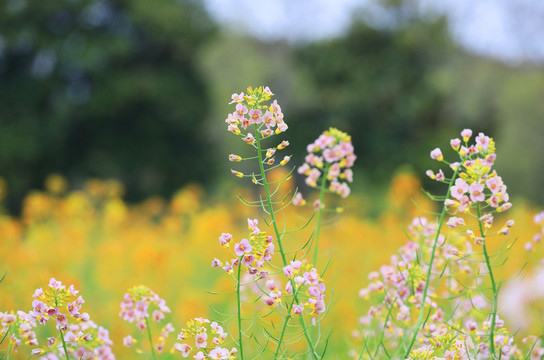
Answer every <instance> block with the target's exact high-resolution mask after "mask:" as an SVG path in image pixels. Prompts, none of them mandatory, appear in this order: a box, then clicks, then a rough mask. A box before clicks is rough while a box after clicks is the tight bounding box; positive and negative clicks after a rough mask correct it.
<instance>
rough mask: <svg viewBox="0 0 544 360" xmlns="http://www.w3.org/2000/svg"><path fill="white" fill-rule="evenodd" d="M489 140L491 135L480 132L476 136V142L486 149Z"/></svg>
mask: <svg viewBox="0 0 544 360" xmlns="http://www.w3.org/2000/svg"><path fill="white" fill-rule="evenodd" d="M489 141H490V139H489V136H485V135H484V133H479V134H478V136H476V144H478V147H481V148H482V149H484V150H486V149H487V147H488V146H489Z"/></svg>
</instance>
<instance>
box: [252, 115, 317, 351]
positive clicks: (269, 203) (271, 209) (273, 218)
mask: <svg viewBox="0 0 544 360" xmlns="http://www.w3.org/2000/svg"><path fill="white" fill-rule="evenodd" d="M255 139H256V143H257V152H258V157H259V168H260V170H261V177H262V179H263V186H264V191H265V193H266V203H267V206H268V211H269V213H270V218H271V222H272V225H273V226H274V232H275V233H276V239H277V240H278V246H279V248H280V254H281V259H282V260H283V266H287V258H286V257H285V251H284V250H283V244H282V242H281V233H280V230H279V228H278V224H277V222H276V215H275V213H274V206H273V205H272V198H271V196H270V189H269V188H268V182H267V180H266V172H265V170H264V165H263V162H262V160H261V158H262V155H261V154H262V149H261V140H260V137H259V130H258V129H257V125H256V124H255ZM291 285H292V286H293V288H294V285H295V284H294V283H293V281H291ZM295 301H296V302H297V303H298V299H297V297H296V296H295ZM300 323H301V325H302V328H303V330H304V336H305V337H306V341H307V342H308V346H309V347H310V354H311V356H312V359H316V354H315V350H314V345H313V344H312V339H311V338H310V335H309V334H308V329H307V328H306V323H305V322H304V318H302V317H301V318H300Z"/></svg>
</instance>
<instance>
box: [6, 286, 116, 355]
mask: <svg viewBox="0 0 544 360" xmlns="http://www.w3.org/2000/svg"><path fill="white" fill-rule="evenodd" d="M78 294H79V291H77V290H76V289H75V288H74V286H73V285H70V286H69V287H68V288H66V286H64V285H63V284H62V282H60V281H57V280H56V279H55V278H51V279H50V281H49V286H48V287H47V288H46V289H45V290H44V289H43V288H39V289H37V290H36V291H35V292H34V295H33V297H34V300H33V301H32V310H31V311H29V312H28V313H25V312H23V311H17V315H15V314H12V313H0V324H1V325H2V330H1V332H0V333H1V334H2V335H7V332H8V331H9V329H10V328H11V331H10V334H9V336H8V340H9V341H10V343H11V346H12V348H13V349H15V350H17V348H18V347H19V346H20V345H21V344H23V343H24V344H25V345H29V346H38V345H39V344H38V339H37V338H36V333H35V332H34V329H35V328H36V327H38V325H40V324H41V325H46V324H47V323H48V322H49V323H50V322H51V321H54V322H55V327H56V329H57V330H58V331H59V332H60V334H61V337H62V338H63V344H61V343H60V340H59V339H58V338H56V337H49V338H47V344H46V346H45V347H41V348H34V349H32V355H43V356H42V357H41V359H51V360H52V359H59V358H64V357H66V355H68V356H70V357H74V358H77V359H91V358H92V359H99V360H113V359H115V356H114V355H113V353H112V350H111V346H112V345H113V342H112V341H111V340H110V338H109V332H108V331H107V330H106V329H104V328H103V327H99V326H97V325H96V324H95V323H94V322H93V321H91V320H90V316H89V314H88V313H81V307H82V305H83V303H84V302H85V301H84V300H83V298H82V297H81V296H79V295H78ZM64 345H65V346H66V349H67V351H68V354H66V353H65V350H64Z"/></svg>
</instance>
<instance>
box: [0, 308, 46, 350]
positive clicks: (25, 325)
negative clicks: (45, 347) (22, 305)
mask: <svg viewBox="0 0 544 360" xmlns="http://www.w3.org/2000/svg"><path fill="white" fill-rule="evenodd" d="M0 325H1V326H2V329H1V330H0V336H1V337H4V336H6V334H7V332H8V331H9V330H10V329H12V331H11V332H10V334H9V337H8V338H7V340H8V341H9V342H10V344H11V346H12V348H13V349H14V350H15V351H17V348H18V347H19V346H20V345H21V344H25V345H30V346H37V345H38V339H37V338H36V333H35V332H34V330H33V329H34V328H36V320H35V319H34V318H33V317H32V316H30V315H29V314H27V313H25V312H24V311H17V314H13V313H9V312H5V313H3V312H0ZM13 329H16V330H15V331H14V330H13Z"/></svg>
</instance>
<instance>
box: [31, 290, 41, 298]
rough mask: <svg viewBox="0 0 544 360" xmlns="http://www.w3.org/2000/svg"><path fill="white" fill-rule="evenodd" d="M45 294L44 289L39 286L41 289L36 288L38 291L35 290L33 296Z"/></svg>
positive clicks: (37, 296)
mask: <svg viewBox="0 0 544 360" xmlns="http://www.w3.org/2000/svg"><path fill="white" fill-rule="evenodd" d="M43 295H44V293H43V289H42V288H39V289H36V291H35V292H34V295H32V297H33V298H39V297H41V296H43Z"/></svg>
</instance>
